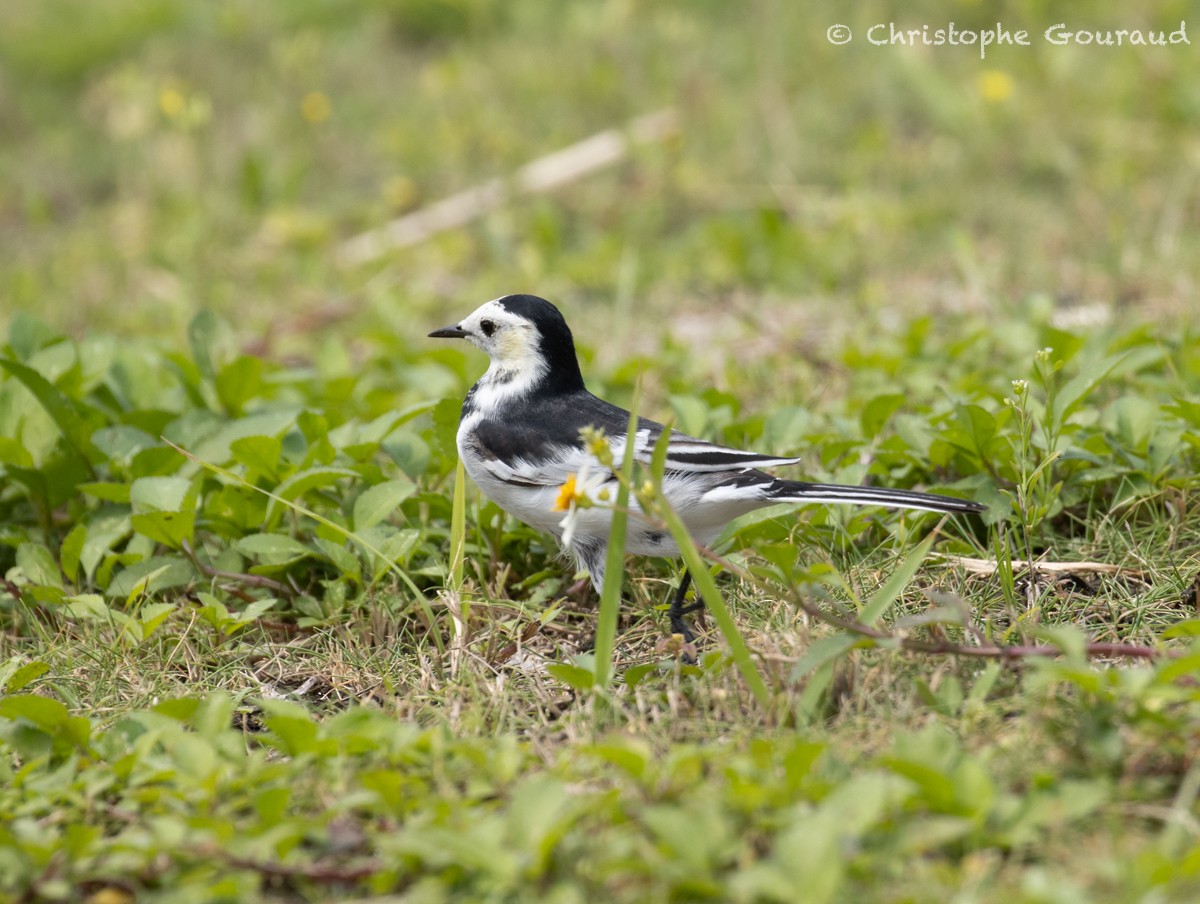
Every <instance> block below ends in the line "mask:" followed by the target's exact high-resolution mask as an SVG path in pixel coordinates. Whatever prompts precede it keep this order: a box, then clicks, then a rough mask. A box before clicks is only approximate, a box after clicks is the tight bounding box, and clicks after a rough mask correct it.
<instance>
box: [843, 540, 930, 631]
mask: <svg viewBox="0 0 1200 904" xmlns="http://www.w3.org/2000/svg"><path fill="white" fill-rule="evenodd" d="M935 539H937V532H936V531H935V532H934V533H932V534H930V535H929V536H928V537H926V538H925V539H924V540H922V541H921V542H920V544H918V546H917V548H916V549H914V550H913V551H912V552H911V553H910V554H909V555H908V557H907V558H906V559H905V560H904V561H903V562H902V563H900V567H899V568H897V569H896V570H895V571H893V572H892V574H891V576H890V577H889V578H888V579H887V580H886V581H884V582H883V586H882V587H880V588H879V589H878V590H876V591H875V595H874V596H872V597H871V599H870V602H868V603H867V604H866V605H865V606H863V609H862V612H860V613H859V616H858V621H859V623H860V624H863V625H866V626H867V627H872V626H873V625H874V624H875V622H877V621H879V619H880V617H882V615H883V614H884V613H885V612H887V610H888V609H890V608H891V607H892V605H893V604H895V602H896V600H898V599H899V598H900V594H901V593H903V592H904V588H905V587H907V586H908V582H909V581H911V580H912V579H913V575H915V574H916V573H917V569H918V568H920V567H921V563H922V562H924V561H925V557H926V556H928V555H929V550H930V548H931V547H932V546H933V541H934V540H935Z"/></svg>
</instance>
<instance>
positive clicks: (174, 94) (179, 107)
mask: <svg viewBox="0 0 1200 904" xmlns="http://www.w3.org/2000/svg"><path fill="white" fill-rule="evenodd" d="M185 103H186V100H185V99H184V96H183V92H182V91H180V90H179V89H178V88H163V89H162V91H160V92H158V108H159V109H160V110H162V111H163V115H164V116H166V117H168V118H169V119H174V118H175V117H177V116H178V115H179V114H180V113H182V112H183V107H184V104H185Z"/></svg>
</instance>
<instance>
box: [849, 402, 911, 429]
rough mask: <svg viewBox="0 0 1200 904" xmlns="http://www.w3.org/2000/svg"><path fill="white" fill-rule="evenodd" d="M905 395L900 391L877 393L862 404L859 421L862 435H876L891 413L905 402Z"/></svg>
mask: <svg viewBox="0 0 1200 904" xmlns="http://www.w3.org/2000/svg"><path fill="white" fill-rule="evenodd" d="M907 402H908V398H907V396H903V395H901V394H900V393H886V394H885V395H877V396H875V397H874V398H872V399H871V400H870V401H869V402H867V404H866V405H864V406H863V409H862V414H861V415H859V421H860V422H861V423H862V430H863V436H868V437H870V436H878V435H879V434H880V433H881V432H882V431H883V428H884V426H885V425H886V424H887V422H888V421H889V420H890V419H891V417H892V415H893V414H895V413H896V412H897V411H899V410H900V409H901V408H903V407H904V406H905V404H907Z"/></svg>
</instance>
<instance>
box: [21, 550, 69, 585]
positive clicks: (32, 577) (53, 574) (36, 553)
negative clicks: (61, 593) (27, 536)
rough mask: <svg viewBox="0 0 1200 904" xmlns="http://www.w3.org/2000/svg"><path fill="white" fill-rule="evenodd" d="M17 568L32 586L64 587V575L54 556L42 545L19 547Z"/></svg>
mask: <svg viewBox="0 0 1200 904" xmlns="http://www.w3.org/2000/svg"><path fill="white" fill-rule="evenodd" d="M17 567H18V568H20V569H21V571H22V572H23V573H24V575H25V577H26V578H28V580H29V582H30V583H32V584H39V585H42V586H45V587H59V588H61V587H62V574H61V573H60V572H59V570H58V563H57V562H55V561H54V556H52V555H51V554H50V550H48V549H47V548H46V547H45V546H43V545H42V544H41V543H32V542H25V543H22V544H21V545H20V546H18V547H17Z"/></svg>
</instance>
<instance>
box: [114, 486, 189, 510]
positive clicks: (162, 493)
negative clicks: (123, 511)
mask: <svg viewBox="0 0 1200 904" xmlns="http://www.w3.org/2000/svg"><path fill="white" fill-rule="evenodd" d="M191 485H192V484H191V481H190V480H188V479H187V478H186V477H139V478H138V479H137V480H135V481H134V482H133V483H132V485H130V487H129V501H130V503H131V504H132V505H133V510H134V511H135V512H178V511H182V510H183V504H184V501H185V500H186V499H187V495H188V490H189V489H191Z"/></svg>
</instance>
